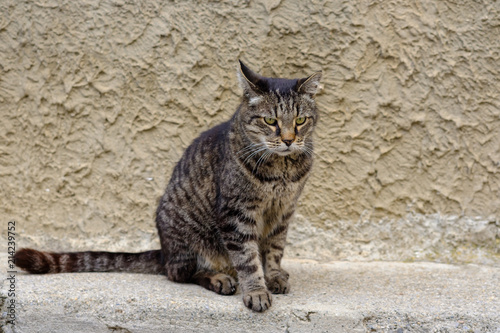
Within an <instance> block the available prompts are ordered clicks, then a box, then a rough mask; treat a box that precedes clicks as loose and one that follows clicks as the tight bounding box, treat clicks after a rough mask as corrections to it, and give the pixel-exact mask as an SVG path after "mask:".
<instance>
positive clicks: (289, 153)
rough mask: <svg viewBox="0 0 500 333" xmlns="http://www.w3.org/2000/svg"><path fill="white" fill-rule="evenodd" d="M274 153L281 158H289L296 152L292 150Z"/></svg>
mask: <svg viewBox="0 0 500 333" xmlns="http://www.w3.org/2000/svg"><path fill="white" fill-rule="evenodd" d="M274 153H275V154H276V155H279V156H288V155H291V154H293V153H295V150H291V149H287V150H282V151H279V150H275V151H274Z"/></svg>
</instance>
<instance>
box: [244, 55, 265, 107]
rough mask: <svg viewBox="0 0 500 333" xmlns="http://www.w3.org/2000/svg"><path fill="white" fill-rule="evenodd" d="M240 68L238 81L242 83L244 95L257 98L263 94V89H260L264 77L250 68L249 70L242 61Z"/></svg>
mask: <svg viewBox="0 0 500 333" xmlns="http://www.w3.org/2000/svg"><path fill="white" fill-rule="evenodd" d="M238 61H239V63H240V68H239V70H238V80H239V81H240V86H241V89H243V93H244V94H245V96H246V97H248V98H253V97H257V96H259V95H261V94H262V92H263V91H262V89H261V88H260V87H259V86H260V85H261V84H262V82H263V79H262V76H260V75H259V74H257V73H254V72H253V71H252V70H251V69H250V68H248V67H247V66H246V65H245V64H244V63H243V62H242V61H241V60H238Z"/></svg>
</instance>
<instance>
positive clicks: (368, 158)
mask: <svg viewBox="0 0 500 333" xmlns="http://www.w3.org/2000/svg"><path fill="white" fill-rule="evenodd" d="M498 36H500V2H499V1H490V0H483V1H476V2H470V1H415V2H408V1H402V0H400V1H361V0H358V1H291V0H289V1H287V0H283V1H280V0H274V1H229V0H227V1H220V2H206V1H194V0H191V1H179V2H177V1H147V2H146V1H144V2H137V3H136V2H134V1H123V0H115V1H112V0H105V1H97V0H81V1H77V2H75V1H55V0H53V1H52V0H39V1H20V0H3V1H1V2H0V115H1V122H0V215H1V218H2V220H3V221H5V222H6V221H7V220H11V219H14V220H16V221H17V232H18V233H20V234H21V244H22V245H23V246H25V245H34V246H35V245H36V246H44V247H45V248H47V247H52V249H60V248H64V249H70V248H84V247H88V246H94V247H95V246H97V247H99V248H100V249H127V248H130V246H133V248H134V249H138V250H141V249H147V248H150V247H152V246H157V243H156V231H155V227H154V222H153V219H154V211H155V209H156V202H157V198H158V197H159V196H160V195H161V194H162V192H163V190H164V187H165V186H166V183H167V181H168V179H169V175H170V172H171V170H172V169H173V166H174V164H175V162H176V161H177V160H178V159H179V158H180V156H181V154H182V152H183V150H184V149H185V148H186V147H187V146H188V145H189V143H190V142H191V140H192V139H193V138H195V137H196V136H197V135H198V134H199V133H200V132H201V131H203V130H206V129H208V128H209V127H211V126H213V125H215V124H217V123H219V122H221V121H223V120H225V119H227V118H228V117H229V116H230V115H231V114H232V113H233V111H234V109H235V107H236V106H237V104H238V102H239V96H240V90H239V88H238V86H237V84H236V75H235V72H236V60H237V59H238V58H242V59H244V60H246V61H247V62H248V64H249V65H250V66H251V67H252V68H253V69H255V70H257V71H260V72H261V73H263V74H264V75H267V76H274V75H281V76H285V77H301V76H304V75H307V74H308V73H311V72H312V71H314V70H318V69H322V70H323V71H324V79H323V90H322V92H321V93H320V94H319V95H318V98H317V99H318V104H319V107H320V110H321V117H322V122H321V124H320V125H319V128H318V131H317V145H316V147H317V150H316V151H317V154H316V158H317V163H316V164H315V169H314V173H313V176H312V177H311V179H310V182H309V184H308V186H307V187H306V190H305V193H304V195H303V197H302V200H301V203H300V207H299V209H298V218H297V222H296V223H295V224H294V227H293V228H292V230H291V234H290V242H291V247H290V251H289V255H296V254H299V255H305V256H315V255H316V256H319V257H328V258H330V259H349V258H351V259H363V258H364V259H391V260H392V259H399V260H413V259H436V260H441V259H442V258H444V259H443V260H446V261H447V260H452V261H453V260H458V261H469V260H479V261H482V260H480V259H478V258H482V257H484V256H486V257H487V259H485V262H491V261H493V262H496V263H498V262H500V259H499V257H500V250H499V248H500V221H499V217H500V97H499V96H500V83H499V80H498V77H500V66H499V64H500V38H499V37H498ZM5 222H2V223H5ZM2 233H4V232H3V231H2ZM306 236H307V237H306ZM293 240H295V243H294V242H293ZM320 241H322V243H321V242H320ZM293 245H296V247H295V248H294V247H293ZM313 245H314V246H313ZM440 258H441V259H440Z"/></svg>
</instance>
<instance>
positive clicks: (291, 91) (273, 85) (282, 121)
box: [15, 62, 321, 311]
mask: <svg viewBox="0 0 500 333" xmlns="http://www.w3.org/2000/svg"><path fill="white" fill-rule="evenodd" d="M238 77H239V82H240V84H241V86H242V88H243V92H244V95H243V98H242V102H241V104H240V106H239V107H238V109H237V111H236V113H235V114H234V115H233V116H232V118H231V119H230V120H229V121H227V122H225V123H223V124H220V125H218V126H216V127H214V128H212V129H210V130H208V131H206V132H204V133H202V134H201V135H200V137H198V138H197V139H195V140H194V141H193V143H192V144H191V145H190V146H189V147H188V148H187V149H186V151H185V153H184V155H183V156H182V158H181V159H180V161H179V162H178V163H177V165H176V167H175V169H174V171H173V174H172V178H171V179H170V182H169V184H168V186H167V189H166V191H165V194H164V195H163V197H162V198H161V200H160V204H159V206H158V209H157V212H156V226H157V228H158V233H159V236H160V241H161V250H155V251H147V252H142V253H111V252H90V251H89V252H67V253H49V252H41V251H37V250H32V249H22V250H20V251H19V252H17V254H16V257H15V259H16V265H17V266H19V267H21V268H22V269H24V270H26V271H28V272H31V273H59V272H90V271H92V272H109V271H126V272H140V273H162V274H165V275H166V276H167V277H168V279H169V280H171V281H175V282H186V283H196V284H199V285H201V286H203V287H205V288H207V289H209V290H212V291H214V292H216V293H218V294H221V295H232V294H234V293H235V292H236V287H237V281H238V283H239V286H240V288H241V292H242V294H243V302H244V303H245V305H246V306H247V307H248V308H250V309H252V310H254V311H265V310H266V309H268V308H269V307H270V306H271V300H272V298H271V293H275V294H284V293H287V292H289V291H290V287H289V284H288V273H287V272H286V271H285V270H284V269H282V268H281V258H282V257H283V249H284V246H285V239H286V233H287V229H288V224H289V222H290V219H291V217H292V215H293V213H294V210H295V208H296V206H297V200H298V198H299V195H300V193H301V192H302V189H303V188H304V184H305V182H306V180H307V178H308V176H309V172H310V170H311V166H312V163H313V158H312V152H313V139H312V134H313V131H314V128H315V126H316V123H317V121H318V113H317V111H316V105H315V102H314V99H313V97H314V95H315V94H316V91H317V89H318V85H319V80H320V78H321V72H318V73H315V74H313V75H311V76H309V77H307V78H303V79H294V80H289V79H277V78H266V77H263V76H261V75H259V74H256V73H254V72H252V71H251V70H250V69H249V68H248V67H246V66H245V65H244V64H243V63H242V62H240V71H239V75H238Z"/></svg>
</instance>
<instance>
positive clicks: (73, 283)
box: [0, 256, 500, 333]
mask: <svg viewBox="0 0 500 333" xmlns="http://www.w3.org/2000/svg"><path fill="white" fill-rule="evenodd" d="M0 259H1V261H2V268H3V271H4V272H5V271H6V269H5V263H6V262H7V258H6V257H5V256H2V257H0ZM284 267H285V268H286V269H287V270H288V271H289V272H290V274H291V278H290V279H291V283H292V289H293V290H292V292H291V293H290V294H288V295H277V296H274V299H273V306H272V308H271V309H270V310H269V311H267V312H265V313H263V314H260V313H253V312H251V311H249V310H247V309H246V308H245V307H244V305H243V303H242V301H241V294H237V295H234V296H219V295H216V294H214V293H212V292H209V291H207V290H204V289H202V288H201V287H198V286H195V285H182V284H175V283H172V282H169V281H167V279H166V278H165V277H163V276H155V275H142V274H123V273H106V274H104V273H80V274H54V275H27V274H23V273H17V274H16V276H15V277H16V281H15V288H16V297H15V300H16V325H15V326H4V331H5V332H11V331H14V332H33V333H34V332H213V331H218V332H249V331H252V329H253V331H255V332H469V331H471V332H500V282H499V281H500V268H498V267H490V266H478V265H466V266H453V265H444V264H432V263H394V262H370V263H353V262H333V263H329V264H322V263H317V262H313V261H299V260H287V261H285V263H284ZM6 281H7V280H3V292H4V293H5V292H6V291H7V290H8V289H9V282H8V281H7V282H6ZM7 304H9V303H7ZM3 311H4V315H5V305H4V310H3Z"/></svg>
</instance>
